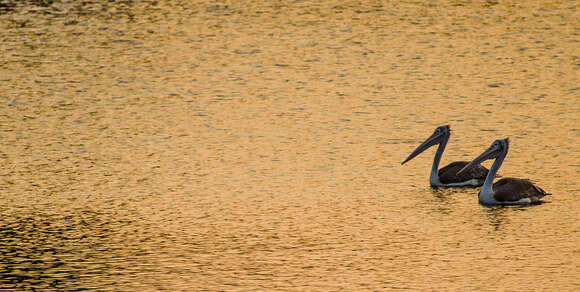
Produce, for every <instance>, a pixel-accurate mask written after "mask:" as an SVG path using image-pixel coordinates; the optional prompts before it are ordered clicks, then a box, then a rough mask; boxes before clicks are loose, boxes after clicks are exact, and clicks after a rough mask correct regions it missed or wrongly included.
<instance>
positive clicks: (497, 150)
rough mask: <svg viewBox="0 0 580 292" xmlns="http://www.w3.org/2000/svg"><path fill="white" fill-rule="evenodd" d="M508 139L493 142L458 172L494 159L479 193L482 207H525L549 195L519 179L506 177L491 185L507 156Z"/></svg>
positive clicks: (528, 182) (529, 182) (527, 181)
mask: <svg viewBox="0 0 580 292" xmlns="http://www.w3.org/2000/svg"><path fill="white" fill-rule="evenodd" d="M508 148H509V139H507V138H506V139H499V140H495V141H494V142H493V143H492V144H491V146H489V148H488V149H487V150H485V151H484V152H483V153H481V155H479V156H478V157H477V158H475V159H473V161H471V162H470V163H469V164H468V165H466V166H465V167H463V169H461V170H460V171H459V173H460V174H461V173H462V172H464V171H469V168H471V167H473V166H476V165H479V164H480V163H481V162H483V161H485V160H488V159H495V161H494V162H493V164H492V166H491V169H490V171H489V173H488V174H487V177H486V178H485V182H484V183H483V187H482V188H481V190H480V191H479V195H478V197H479V203H481V204H482V205H527V204H532V203H539V202H540V199H541V198H542V197H544V196H547V195H550V194H548V193H546V192H545V191H544V190H542V189H541V188H539V187H537V186H535V185H534V184H533V183H532V182H531V181H529V180H526V179H520V178H512V177H506V178H502V179H500V180H498V181H497V182H496V183H494V184H493V186H492V183H493V178H494V177H495V173H496V172H497V170H498V169H499V167H500V166H501V164H502V162H503V159H504V158H505V156H506V155H507V152H508Z"/></svg>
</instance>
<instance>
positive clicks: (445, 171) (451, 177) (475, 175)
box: [438, 161, 489, 184]
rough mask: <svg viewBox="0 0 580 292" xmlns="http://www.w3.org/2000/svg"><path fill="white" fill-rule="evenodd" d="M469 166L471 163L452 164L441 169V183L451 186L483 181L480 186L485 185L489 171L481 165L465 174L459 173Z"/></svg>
mask: <svg viewBox="0 0 580 292" xmlns="http://www.w3.org/2000/svg"><path fill="white" fill-rule="evenodd" d="M467 164H469V161H455V162H451V163H450V164H449V165H447V166H445V167H443V168H441V169H439V172H438V173H439V180H440V181H441V183H444V184H450V183H460V182H464V181H468V180H470V179H477V180H481V182H480V183H479V184H483V181H484V180H485V177H486V176H487V173H488V172H489V170H488V169H487V168H485V167H483V166H481V165H475V166H474V167H472V168H470V169H469V170H467V171H465V172H462V173H458V172H459V171H460V170H461V169H462V168H464V167H465V166H466V165H467Z"/></svg>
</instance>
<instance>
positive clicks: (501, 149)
mask: <svg viewBox="0 0 580 292" xmlns="http://www.w3.org/2000/svg"><path fill="white" fill-rule="evenodd" d="M509 142H510V141H509V139H508V138H505V139H498V140H495V141H493V143H491V146H489V148H487V150H485V151H484V152H483V153H481V154H480V155H479V156H477V157H476V158H475V159H473V160H472V161H471V162H470V163H468V164H467V165H466V166H465V167H463V168H462V169H461V170H459V171H458V172H457V173H458V174H460V173H462V172H464V171H466V170H467V169H469V168H471V167H472V166H474V165H478V164H480V163H482V162H484V161H486V160H489V159H496V158H498V157H499V156H500V154H502V153H507V151H508V149H509V144H510V143H509Z"/></svg>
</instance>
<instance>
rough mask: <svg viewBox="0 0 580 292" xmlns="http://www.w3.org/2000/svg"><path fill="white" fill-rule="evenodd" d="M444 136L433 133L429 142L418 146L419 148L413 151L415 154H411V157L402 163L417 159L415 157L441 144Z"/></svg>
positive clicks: (428, 139)
mask: <svg viewBox="0 0 580 292" xmlns="http://www.w3.org/2000/svg"><path fill="white" fill-rule="evenodd" d="M442 136H443V134H441V133H439V134H436V133H433V135H431V136H430V137H429V138H427V140H425V141H424V142H423V143H421V145H419V146H417V148H416V149H415V150H413V152H412V153H411V154H409V157H407V159H405V161H403V162H401V164H405V163H406V162H407V161H409V160H411V159H413V158H415V156H417V155H419V154H421V152H423V151H425V150H427V149H429V147H431V146H433V145H436V144H439V142H441V137H442Z"/></svg>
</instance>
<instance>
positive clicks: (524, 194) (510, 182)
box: [493, 177, 550, 203]
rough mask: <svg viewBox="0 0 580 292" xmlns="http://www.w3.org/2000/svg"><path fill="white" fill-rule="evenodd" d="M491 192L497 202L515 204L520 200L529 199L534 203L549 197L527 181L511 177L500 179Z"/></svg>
mask: <svg viewBox="0 0 580 292" xmlns="http://www.w3.org/2000/svg"><path fill="white" fill-rule="evenodd" d="M493 192H494V194H493V197H494V198H495V199H496V200H497V201H498V202H517V201H519V200H521V199H522V198H529V199H530V201H531V202H532V203H534V202H538V201H539V200H540V199H541V198H542V197H544V196H548V195H550V194H548V193H546V191H544V190H543V189H542V188H540V187H537V186H535V185H534V184H533V183H532V182H531V181H529V180H527V179H521V178H513V177H506V178H502V179H500V180H498V181H497V182H495V183H494V184H493Z"/></svg>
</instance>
